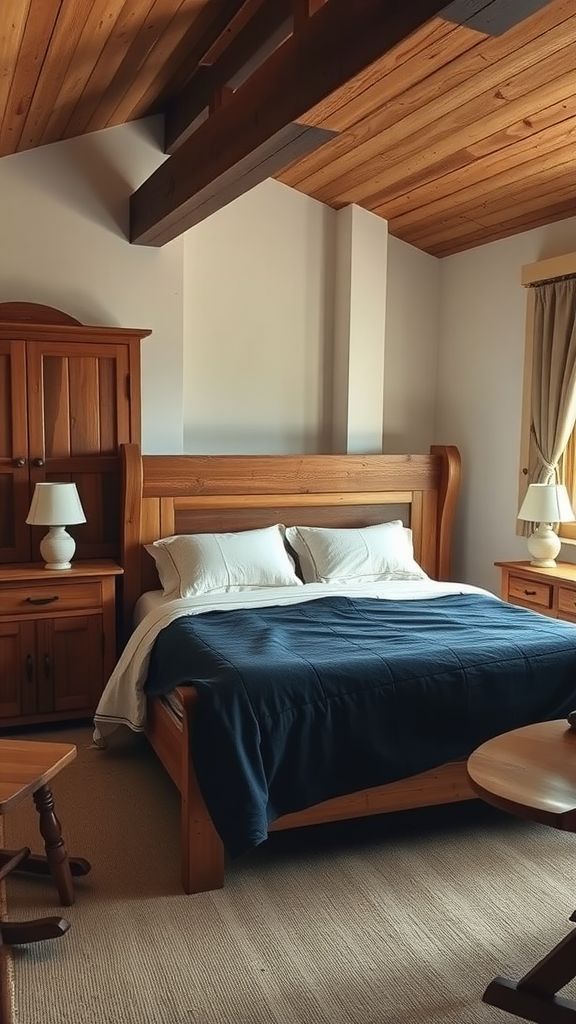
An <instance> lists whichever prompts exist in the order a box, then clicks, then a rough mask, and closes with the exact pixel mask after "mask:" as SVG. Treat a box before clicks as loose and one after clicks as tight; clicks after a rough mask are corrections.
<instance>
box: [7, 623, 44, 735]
mask: <svg viewBox="0 0 576 1024" xmlns="http://www.w3.org/2000/svg"><path fill="white" fill-rule="evenodd" d="M35 711H36V665H35V624H34V623H33V622H0V721H1V719H2V718H16V717H19V716H20V715H33V714H34V713H35Z"/></svg>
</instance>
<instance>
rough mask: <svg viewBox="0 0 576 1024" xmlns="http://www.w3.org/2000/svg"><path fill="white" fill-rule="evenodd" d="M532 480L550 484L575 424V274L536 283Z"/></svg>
mask: <svg viewBox="0 0 576 1024" xmlns="http://www.w3.org/2000/svg"><path fill="white" fill-rule="evenodd" d="M534 292H535V295H534V299H535V309H534V350H533V363H532V422H531V431H532V437H533V442H534V446H535V452H536V456H537V459H536V465H535V467H534V470H533V471H532V473H531V479H530V481H529V482H530V483H554V482H555V481H556V480H557V479H558V478H559V463H560V460H561V459H562V456H563V454H564V452H565V450H566V446H567V444H568V442H569V440H570V435H571V434H572V431H573V429H574V425H575V423H576V277H571V278H566V279H564V280H557V281H546V282H543V283H542V284H538V285H535V286H534Z"/></svg>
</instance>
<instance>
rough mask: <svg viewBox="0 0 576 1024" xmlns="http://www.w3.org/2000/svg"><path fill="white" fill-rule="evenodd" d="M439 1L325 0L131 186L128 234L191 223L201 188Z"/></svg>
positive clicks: (167, 236) (177, 230)
mask: <svg viewBox="0 0 576 1024" xmlns="http://www.w3.org/2000/svg"><path fill="white" fill-rule="evenodd" d="M445 6H446V3H445V0H412V2H411V3H405V4H403V5H402V7H401V8H400V9H398V5H397V4H392V3H388V4H383V0H354V2H353V3H351V2H350V0H328V2H327V3H326V4H324V6H323V7H321V9H320V10H319V11H317V12H316V14H315V15H314V17H311V18H309V19H308V20H307V22H306V23H305V24H304V25H303V26H302V27H301V30H300V31H299V32H298V33H297V34H294V35H292V36H291V37H290V38H289V39H287V40H286V42H284V43H283V44H282V45H281V46H280V47H279V48H278V49H277V50H276V52H275V53H274V54H273V55H272V57H270V58H269V59H268V60H267V61H266V62H265V63H264V64H263V65H262V66H261V67H260V68H259V69H258V70H257V71H255V72H254V74H253V75H252V76H251V77H250V78H249V79H248V80H247V81H246V82H245V83H244V84H243V85H242V86H240V88H239V89H238V90H237V91H236V92H235V93H234V95H233V96H232V97H231V98H230V99H229V101H228V102H227V103H225V104H223V105H222V106H220V107H219V108H218V109H217V110H216V111H215V112H214V113H213V114H212V115H211V116H210V117H208V118H207V119H206V120H205V121H204V122H203V123H202V124H200V126H199V127H198V128H197V129H196V131H195V132H193V134H192V135H191V136H190V137H189V138H188V139H187V140H186V141H185V142H184V143H183V144H182V146H180V148H179V149H177V150H176V152H175V153H174V154H173V155H172V156H170V157H168V159H167V160H166V161H165V163H164V164H162V166H161V167H159V168H158V169H157V170H156V171H155V172H154V174H152V175H151V176H150V178H148V180H147V181H145V182H144V183H143V184H142V185H141V186H140V188H139V189H137V190H136V192H134V193H133V194H132V196H131V200H130V240H131V241H132V242H137V243H139V244H143V245H164V244H165V243H166V242H168V241H170V240H171V239H172V238H175V237H177V235H179V234H181V233H182V232H183V231H185V230H186V229H187V228H188V227H189V226H191V225H192V224H193V223H197V219H194V218H195V217H196V213H197V206H198V199H197V197H198V195H199V194H200V193H201V192H202V190H204V189H206V188H207V187H208V186H210V185H211V184H212V183H217V182H218V180H219V179H222V176H224V175H226V174H228V173H229V172H230V171H233V169H234V167H236V166H240V165H241V163H242V161H245V160H246V158H247V157H248V156H249V154H250V153H252V152H254V151H255V150H258V149H259V147H261V146H263V145H264V144H265V143H266V142H267V140H269V139H272V138H273V137H274V136H276V135H277V133H278V132H280V131H281V130H282V129H284V128H286V127H287V126H288V125H289V124H290V123H291V122H294V121H298V119H299V118H301V117H302V116H303V115H305V114H306V113H307V111H309V110H310V109H311V108H312V107H313V106H315V105H316V104H317V103H319V102H320V101H321V100H323V99H325V98H326V96H329V95H330V94H331V93H332V92H334V90H335V89H337V88H339V87H340V86H341V85H343V84H344V83H345V82H347V81H349V80H350V79H351V78H353V77H354V76H355V75H357V74H359V72H360V71H362V70H363V69H364V68H366V67H367V66H368V65H369V64H371V63H373V62H374V61H375V60H377V59H378V58H379V57H380V56H382V54H383V53H386V52H387V51H388V50H390V49H391V48H392V47H393V46H395V45H396V43H398V42H400V40H402V39H404V38H405V37H406V36H408V35H410V34H411V33H412V32H413V31H415V30H416V29H417V28H418V27H419V26H420V25H422V24H424V23H425V22H426V21H429V20H430V18H433V17H434V15H436V14H438V13H439V12H440V11H441V10H442V9H443V7H445ZM288 162H290V161H289V160H287V162H286V163H288ZM284 166H286V164H285V165H284ZM279 169H280V168H278V170H279ZM266 176H268V174H266ZM228 184H229V183H228ZM250 187H252V186H250ZM229 201H230V200H229V198H226V188H224V190H223V194H222V202H221V204H220V205H221V206H223V205H225V203H226V202H229ZM210 212H213V210H211V211H210Z"/></svg>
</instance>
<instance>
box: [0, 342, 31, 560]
mask: <svg viewBox="0 0 576 1024" xmlns="http://www.w3.org/2000/svg"><path fill="white" fill-rule="evenodd" d="M28 472H29V470H28V425H27V391H26V360H25V343H24V342H23V341H2V340H0V562H22V561H27V560H28V559H29V558H30V557H31V546H30V528H29V527H28V526H26V516H27V515H28V509H29V507H30V489H29V476H28Z"/></svg>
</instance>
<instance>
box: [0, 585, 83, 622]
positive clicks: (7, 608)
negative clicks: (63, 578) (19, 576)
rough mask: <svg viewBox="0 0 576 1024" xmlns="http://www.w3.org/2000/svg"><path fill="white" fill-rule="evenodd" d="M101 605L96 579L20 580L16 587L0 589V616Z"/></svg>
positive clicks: (67, 610)
mask: <svg viewBox="0 0 576 1024" xmlns="http://www.w3.org/2000/svg"><path fill="white" fill-rule="evenodd" d="M101 607H102V588H101V585H100V582H99V581H96V580H94V581H87V582H86V583H82V582H74V583H72V582H70V583H60V581H55V580H53V579H52V580H46V583H36V582H34V583H23V584H20V585H19V586H17V587H2V588H1V589H0V615H23V614H24V615H26V614H27V613H30V614H31V615H35V616H36V617H37V616H38V615H39V614H42V613H43V612H49V613H50V614H52V613H53V612H71V611H78V610H82V611H83V610H86V611H89V610H90V609H91V608H101Z"/></svg>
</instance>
